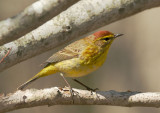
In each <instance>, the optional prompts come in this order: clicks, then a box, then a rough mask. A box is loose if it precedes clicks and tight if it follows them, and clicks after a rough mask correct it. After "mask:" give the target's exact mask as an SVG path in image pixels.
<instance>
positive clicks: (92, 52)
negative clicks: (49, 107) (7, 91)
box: [18, 31, 123, 90]
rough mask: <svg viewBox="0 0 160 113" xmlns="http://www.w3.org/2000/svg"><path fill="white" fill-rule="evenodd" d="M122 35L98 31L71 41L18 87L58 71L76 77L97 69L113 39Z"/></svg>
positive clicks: (23, 86)
mask: <svg viewBox="0 0 160 113" xmlns="http://www.w3.org/2000/svg"><path fill="white" fill-rule="evenodd" d="M122 35H123V34H113V33H111V32H109V31H98V32H96V33H94V34H92V35H90V36H88V37H86V38H83V39H80V40H78V41H75V42H73V43H71V44H70V45H68V46H66V47H65V48H64V49H62V50H60V51H58V52H57V53H55V54H53V55H52V56H51V57H50V58H49V59H48V60H47V61H46V63H47V65H46V66H45V67H44V68H43V69H42V70H41V71H40V72H39V73H38V74H36V75H35V76H34V77H32V78H31V79H30V80H28V81H27V82H26V83H24V84H22V85H21V86H20V87H19V88H18V89H19V90H22V89H23V88H25V87H26V86H27V85H28V84H29V83H31V82H33V81H34V80H36V79H38V78H40V77H44V76H48V75H51V74H54V73H57V72H59V73H62V74H64V76H66V77H74V78H75V77H82V76H85V75H87V74H89V73H91V72H93V71H95V70H96V69H98V68H99V67H100V66H101V65H102V64H103V63H104V62H105V60H106V56H107V54H108V50H109V47H110V46H111V44H112V42H113V40H114V39H115V38H116V37H119V36H122Z"/></svg>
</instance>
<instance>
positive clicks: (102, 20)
mask: <svg viewBox="0 0 160 113" xmlns="http://www.w3.org/2000/svg"><path fill="white" fill-rule="evenodd" d="M159 5H160V0H82V1H79V2H77V3H76V4H75V5H73V6H71V7H70V8H69V9H67V10H66V11H64V12H62V13H61V14H59V15H58V16H56V17H54V18H53V19H51V20H50V21H48V22H46V23H45V24H43V25H42V26H40V27H38V28H37V29H35V30H34V31H32V32H30V33H28V34H27V35H25V36H23V37H21V38H20V39H18V40H15V41H13V42H10V43H8V44H5V45H3V46H1V47H0V51H1V53H0V58H2V56H4V54H5V51H6V50H7V49H8V48H12V51H11V52H10V55H9V56H8V57H7V58H6V61H5V63H4V62H2V63H1V64H3V65H0V71H2V70H4V69H6V68H9V67H11V66H13V65H15V64H17V63H19V62H21V61H24V60H26V59H29V58H31V57H33V56H35V55H38V54H41V53H43V52H45V51H47V50H49V49H53V48H55V47H57V46H59V45H61V44H64V43H65V42H67V41H69V40H71V39H73V38H78V37H79V36H81V35H83V34H85V33H88V32H90V31H93V30H95V29H97V28H100V27H102V26H105V25H107V24H109V23H112V22H114V21H117V20H120V19H122V18H125V17H128V16H131V15H133V14H136V13H139V12H141V11H143V10H145V9H149V8H153V7H157V6H159Z"/></svg>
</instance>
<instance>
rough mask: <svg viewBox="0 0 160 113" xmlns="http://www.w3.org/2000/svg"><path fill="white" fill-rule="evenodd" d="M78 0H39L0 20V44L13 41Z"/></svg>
mask: <svg viewBox="0 0 160 113" xmlns="http://www.w3.org/2000/svg"><path fill="white" fill-rule="evenodd" d="M77 1H78V0H39V1H37V2H35V3H33V4H32V5H31V6H29V7H27V8H26V9H25V10H24V11H23V12H21V13H20V14H18V15H16V16H14V17H12V18H8V19H6V20H4V21H1V22H0V29H1V30H0V45H3V44H5V43H8V42H10V41H13V40H15V39H17V38H19V37H21V36H23V35H25V34H26V33H28V32H30V31H32V30H33V29H35V28H37V27H38V26H40V25H42V24H43V23H44V22H46V21H48V20H50V19H51V18H53V17H54V16H56V15H57V14H59V13H60V12H62V11H63V10H65V9H67V8H68V7H69V6H71V5H73V4H74V3H76V2H77Z"/></svg>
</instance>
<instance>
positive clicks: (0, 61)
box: [0, 48, 12, 63]
mask: <svg viewBox="0 0 160 113" xmlns="http://www.w3.org/2000/svg"><path fill="white" fill-rule="evenodd" d="M11 49H12V48H9V50H8V52H7V53H6V54H5V55H4V57H3V58H2V59H1V60H0V63H2V62H3V60H4V59H5V58H6V57H7V56H8V55H9V53H10V51H11Z"/></svg>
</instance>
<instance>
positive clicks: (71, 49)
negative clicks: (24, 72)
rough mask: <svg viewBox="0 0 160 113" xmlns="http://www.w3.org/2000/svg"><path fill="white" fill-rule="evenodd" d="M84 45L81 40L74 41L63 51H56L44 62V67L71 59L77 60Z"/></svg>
mask: <svg viewBox="0 0 160 113" xmlns="http://www.w3.org/2000/svg"><path fill="white" fill-rule="evenodd" d="M85 47H86V44H85V43H84V41H83V40H79V41H76V42H74V43H72V44H70V45H68V46H66V47H65V48H64V49H62V50H60V51H58V52H57V53H55V54H53V55H52V56H51V57H50V58H49V59H48V60H46V62H45V63H44V65H45V67H46V66H48V65H49V64H51V63H56V62H60V61H64V60H68V59H72V58H78V57H79V54H80V53H81V52H82V50H84V48H85Z"/></svg>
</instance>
